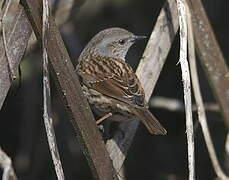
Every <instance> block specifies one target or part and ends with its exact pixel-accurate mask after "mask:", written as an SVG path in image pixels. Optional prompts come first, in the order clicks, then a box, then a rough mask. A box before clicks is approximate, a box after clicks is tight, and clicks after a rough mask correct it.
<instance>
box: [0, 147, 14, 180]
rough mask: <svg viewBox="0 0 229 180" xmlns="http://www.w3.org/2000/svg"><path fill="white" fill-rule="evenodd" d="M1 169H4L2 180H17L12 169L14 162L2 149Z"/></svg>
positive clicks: (0, 153) (0, 152) (0, 154)
mask: <svg viewBox="0 0 229 180" xmlns="http://www.w3.org/2000/svg"><path fill="white" fill-rule="evenodd" d="M0 167H1V168H2V169H3V175H2V180H9V179H11V180H17V176H16V175H15V172H14V169H13V167H12V161H11V159H10V157H9V156H7V154H6V153H5V152H4V151H3V150H2V148H1V147H0Z"/></svg>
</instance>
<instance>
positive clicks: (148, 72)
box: [106, 0, 178, 172]
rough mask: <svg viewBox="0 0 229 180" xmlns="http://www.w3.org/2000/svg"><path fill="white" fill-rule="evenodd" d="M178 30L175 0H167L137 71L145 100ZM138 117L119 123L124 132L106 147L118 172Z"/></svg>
mask: <svg viewBox="0 0 229 180" xmlns="http://www.w3.org/2000/svg"><path fill="white" fill-rule="evenodd" d="M177 30H178V21H177V9H176V2H175V1H173V0H167V1H166V2H165V5H164V7H163V8H162V10H161V12H160V14H159V16H158V19H157V22H156V24H155V27H154V30H153V32H152V34H151V36H150V39H149V42H148V44H147V46H146V49H145V51H144V54H143V56H142V58H141V61H140V64H139V66H138V69H137V75H138V77H139V79H140V81H141V83H142V85H143V87H144V89H145V93H146V100H147V101H149V98H150V96H151V94H152V92H153V89H154V87H155V84H156V82H157V79H158V77H159V75H160V72H161V70H162V67H163V65H164V63H165V60H166V57H167V55H168V53H169V50H170V47H171V45H172V42H173V39H174V37H175V35H176V33H177ZM138 123H139V121H136V120H133V121H130V122H124V123H122V124H121V125H120V129H121V130H122V132H125V137H124V138H123V135H122V134H121V133H120V132H117V133H116V134H115V136H114V138H113V139H111V140H108V141H107V143H106V147H107V150H108V152H109V154H110V156H111V159H112V160H113V164H114V167H115V169H116V171H117V172H119V171H120V169H121V167H122V165H123V162H124V160H125V157H126V154H127V151H128V149H129V147H130V145H131V142H132V140H133V137H134V135H135V132H136V130H137V127H138Z"/></svg>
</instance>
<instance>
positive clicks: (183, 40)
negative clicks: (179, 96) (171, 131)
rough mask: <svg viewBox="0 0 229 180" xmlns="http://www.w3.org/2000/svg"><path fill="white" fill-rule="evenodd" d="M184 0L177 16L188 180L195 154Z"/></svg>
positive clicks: (191, 174)
mask: <svg viewBox="0 0 229 180" xmlns="http://www.w3.org/2000/svg"><path fill="white" fill-rule="evenodd" d="M185 4H186V2H185V0H177V9H178V18H179V25H180V58H179V62H180V64H181V71H182V81H183V86H184V87H183V88H184V103H185V115H186V134H187V144H188V168H189V180H194V179H195V154H194V135H193V121H192V99H191V83H190V73H189V65H188V60H187V40H188V39H187V37H188V34H187V22H186V21H187V15H186V7H185Z"/></svg>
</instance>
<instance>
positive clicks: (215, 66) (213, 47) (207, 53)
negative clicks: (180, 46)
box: [187, 0, 229, 128]
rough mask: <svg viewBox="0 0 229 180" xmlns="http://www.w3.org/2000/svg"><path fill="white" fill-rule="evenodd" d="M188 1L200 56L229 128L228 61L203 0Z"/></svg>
mask: <svg viewBox="0 0 229 180" xmlns="http://www.w3.org/2000/svg"><path fill="white" fill-rule="evenodd" d="M187 3H188V5H189V8H190V11H191V14H192V23H193V32H194V38H195V42H196V45H197V54H198V57H199V58H200V61H201V64H202V67H203V69H204V71H205V73H206V74H207V78H208V81H209V84H210V86H211V88H212V90H213V94H214V95H215V97H216V100H217V101H218V102H219V105H220V107H221V110H222V114H223V116H224V120H225V124H226V125H227V127H228V128H229V108H228V107H229V98H228V97H229V94H228V89H229V78H228V77H229V73H228V72H229V71H228V66H227V63H226V62H225V59H224V58H223V54H222V52H221V50H220V48H219V45H218V43H217V41H216V38H215V35H214V33H213V31H212V28H211V25H210V23H209V21H208V18H207V15H206V13H205V10H204V8H203V5H202V3H201V0H189V1H187Z"/></svg>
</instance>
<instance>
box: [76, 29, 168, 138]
mask: <svg viewBox="0 0 229 180" xmlns="http://www.w3.org/2000/svg"><path fill="white" fill-rule="evenodd" d="M143 38H145V36H136V35H134V34H133V33H131V32H129V31H127V30H125V29H122V28H109V29H105V30H103V31H101V32H99V33H98V34H97V35H95V36H94V37H93V38H92V39H91V41H90V42H89V43H88V44H87V46H86V47H85V48H84V50H83V51H82V53H81V55H80V56H79V59H78V65H77V66H76V73H77V74H78V76H79V78H80V82H81V85H82V89H83V92H84V94H85V95H86V97H87V99H88V101H89V104H90V105H91V107H92V110H93V111H95V112H96V113H97V114H98V115H100V116H102V119H106V118H108V117H110V118H111V119H112V120H114V121H121V122H122V121H127V120H132V119H133V118H135V117H137V118H138V119H139V120H140V121H141V122H142V123H143V124H144V125H145V126H146V128H147V129H148V131H149V132H150V133H151V134H160V135H165V134H166V133H167V132H166V130H165V129H164V128H163V127H162V125H161V124H160V123H159V122H158V120H157V119H156V118H155V117H154V116H153V114H152V113H151V112H150V111H149V110H148V105H147V103H146V101H145V93H144V89H143V88H142V86H141V83H140V81H139V79H138V77H137V76H136V75H135V73H134V71H133V70H132V68H131V67H130V66H129V65H128V64H127V63H126V62H125V56H126V54H127V52H128V50H129V48H130V47H131V46H132V45H133V44H134V43H135V42H136V40H139V39H143ZM103 117H104V118H103ZM135 119H136V118H135Z"/></svg>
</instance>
